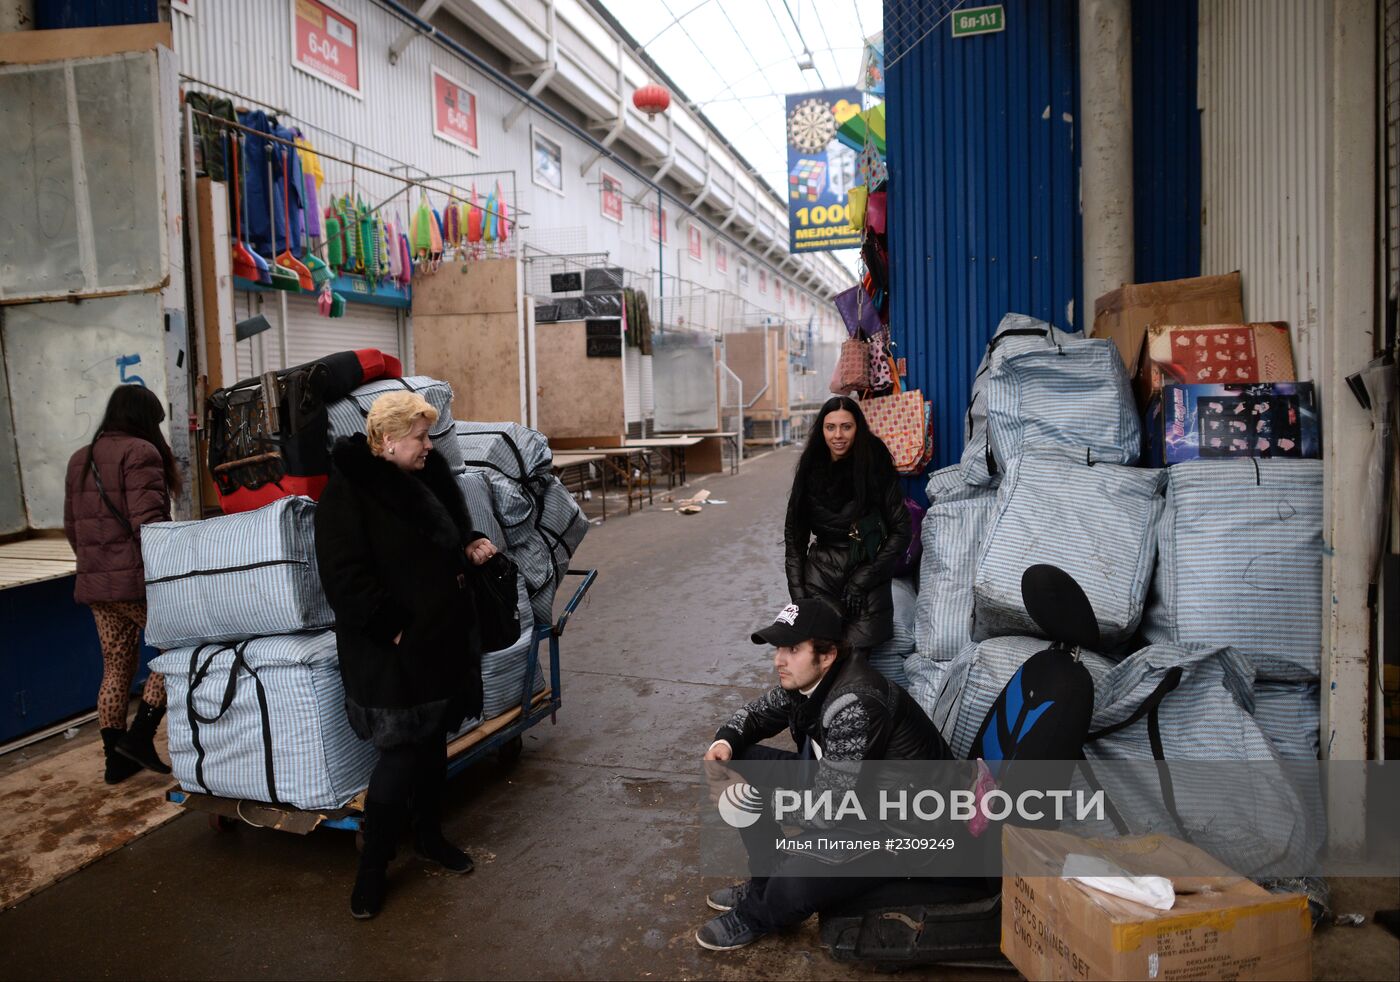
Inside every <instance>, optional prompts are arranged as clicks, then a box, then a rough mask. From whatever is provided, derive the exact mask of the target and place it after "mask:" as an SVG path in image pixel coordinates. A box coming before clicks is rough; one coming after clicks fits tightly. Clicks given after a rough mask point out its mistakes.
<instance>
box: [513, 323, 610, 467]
mask: <svg viewBox="0 0 1400 982" xmlns="http://www.w3.org/2000/svg"><path fill="white" fill-rule="evenodd" d="M586 346H587V327H586V326H585V324H584V322H583V321H566V322H564V323H560V324H540V325H537V326H536V328H535V363H536V369H535V371H536V395H537V398H538V401H539V411H538V420H537V422H538V428H539V430H540V431H541V432H542V433H544V434H545V436H547V437H549V438H550V439H551V440H553V439H556V438H581V437H596V438H599V439H601V440H604V441H605V442H608V443H612V444H613V445H616V444H617V443H619V442H620V441H621V440H622V438H623V436H624V435H625V434H626V432H627V420H626V412H625V409H624V406H623V401H622V398H623V388H622V383H623V378H622V374H623V373H622V359H621V358H588V357H586V356H585V354H584V351H585V348H586Z"/></svg>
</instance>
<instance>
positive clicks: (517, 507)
mask: <svg viewBox="0 0 1400 982" xmlns="http://www.w3.org/2000/svg"><path fill="white" fill-rule="evenodd" d="M456 432H457V441H458V445H459V447H460V448H461V451H462V456H463V462H464V464H465V466H466V469H467V472H468V473H475V474H479V475H481V477H483V478H484V479H485V481H486V483H487V485H488V486H489V488H490V491H491V498H492V501H493V504H494V510H495V514H496V517H497V519H498V520H499V522H500V525H501V529H502V533H503V536H504V543H503V545H504V547H505V548H506V550H507V551H508V552H509V553H510V556H511V558H512V559H513V560H515V563H516V565H517V566H518V567H519V568H520V572H521V575H522V576H523V577H524V580H525V583H526V586H527V588H528V590H529V595H530V603H531V606H532V608H533V610H534V614H535V618H536V619H537V620H539V621H541V622H547V621H550V620H552V619H553V610H554V592H555V590H556V589H557V588H558V586H559V583H560V582H562V580H563V578H564V573H565V572H566V571H567V570H568V568H569V560H570V558H572V556H573V554H574V552H575V551H576V550H577V549H578V547H579V544H580V543H581V542H582V541H583V537H584V535H585V534H586V533H587V532H588V528H589V525H588V520H587V519H586V518H584V516H583V512H582V510H581V509H580V508H579V506H578V502H577V501H575V500H574V497H573V495H571V494H570V493H569V492H568V490H567V489H566V488H565V487H564V485H563V484H562V483H560V481H559V479H558V478H556V477H555V476H554V475H553V473H552V472H551V470H550V464H551V462H552V461H553V457H552V455H551V453H550V450H549V442H548V440H546V439H545V437H544V435H543V434H541V433H539V432H538V431H536V430H532V429H530V428H528V427H525V426H521V425H520V424H518V423H466V422H464V423H458V424H457V428H456Z"/></svg>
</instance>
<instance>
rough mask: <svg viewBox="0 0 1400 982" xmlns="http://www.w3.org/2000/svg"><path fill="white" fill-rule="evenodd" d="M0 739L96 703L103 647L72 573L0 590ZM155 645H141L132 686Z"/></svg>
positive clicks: (137, 685)
mask: <svg viewBox="0 0 1400 982" xmlns="http://www.w3.org/2000/svg"><path fill="white" fill-rule="evenodd" d="M0 637H3V638H4V639H5V644H4V645H3V646H0V743H5V742H7V741H9V740H12V739H14V738H16V737H20V736H23V735H24V734H26V733H32V732H34V731H35V730H40V729H43V728H44V727H46V726H52V725H53V724H54V723H58V722H61V721H62V720H65V719H68V718H69V717H72V716H76V715H78V714H79V713H83V712H87V711H88V710H90V709H92V708H93V707H94V706H95V705H97V688H98V686H99V685H100V684H101V682H102V646H101V645H100V644H99V643H98V640H97V627H96V625H95V624H94V623H93V620H92V614H91V613H90V612H89V611H88V609H87V607H85V606H83V605H82V604H77V603H74V602H73V577H71V576H66V577H63V578H62V579H58V580H46V581H44V582H42V583H31V584H29V585H27V586H18V587H12V588H10V589H8V590H0ZM155 655H156V651H155V650H154V649H153V648H150V647H147V646H145V645H142V647H141V660H140V666H139V669H138V671H137V673H136V681H135V683H134V684H133V690H134V691H136V690H139V688H140V684H141V682H142V681H144V679H145V677H146V663H147V662H148V661H150V660H151V659H152V658H154V657H155Z"/></svg>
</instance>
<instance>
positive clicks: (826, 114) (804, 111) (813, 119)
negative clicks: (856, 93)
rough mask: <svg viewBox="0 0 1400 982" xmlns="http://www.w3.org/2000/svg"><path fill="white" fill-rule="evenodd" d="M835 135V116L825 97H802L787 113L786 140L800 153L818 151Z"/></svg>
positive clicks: (823, 148) (824, 147)
mask: <svg viewBox="0 0 1400 982" xmlns="http://www.w3.org/2000/svg"><path fill="white" fill-rule="evenodd" d="M835 135H836V117H835V116H833V115H832V114H831V106H830V105H829V104H828V103H827V101H826V100H825V99H803V100H802V101H801V102H799V103H798V104H797V105H795V106H793V107H792V111H791V112H790V113H788V142H789V143H790V144H792V148H793V149H794V150H797V151H799V152H801V153H820V152H821V151H823V150H825V149H826V148H827V145H828V144H830V143H831V138H832V137H834V136H835Z"/></svg>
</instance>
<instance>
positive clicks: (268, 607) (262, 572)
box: [141, 496, 335, 648]
mask: <svg viewBox="0 0 1400 982" xmlns="http://www.w3.org/2000/svg"><path fill="white" fill-rule="evenodd" d="M315 514H316V503H315V502H313V501H312V500H311V499H310V498H304V497H300V496H297V497H289V498H279V499H278V500H276V501H274V502H272V503H271V504H269V505H264V506H263V507H261V508H259V509H257V510H256V511H247V512H239V513H237V514H234V515H224V516H221V517H219V518H210V519H206V520H204V521H196V522H159V523H156V524H153V525H146V526H143V527H142V529H141V558H142V560H143V562H144V563H145V567H146V604H147V611H146V643H147V644H149V645H151V646H152V647H156V648H180V647H185V646H187V645H195V644H203V643H204V642H206V641H239V640H242V639H244V638H255V637H262V636H263V635H268V634H290V633H292V632H296V631H313V630H320V629H323V628H328V627H330V626H331V625H332V624H333V623H334V622H335V615H334V614H333V613H332V612H331V607H330V602H329V601H327V600H326V596H325V594H324V593H323V592H322V590H321V576H320V573H319V572H318V570H317V567H316V545H315V528H314V519H315Z"/></svg>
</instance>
